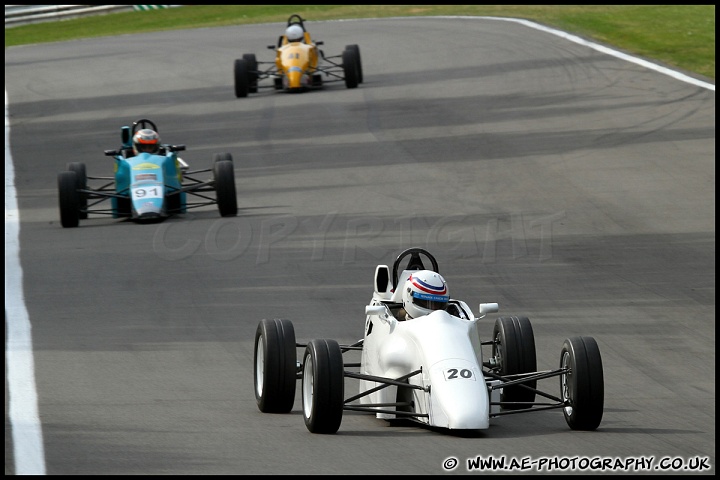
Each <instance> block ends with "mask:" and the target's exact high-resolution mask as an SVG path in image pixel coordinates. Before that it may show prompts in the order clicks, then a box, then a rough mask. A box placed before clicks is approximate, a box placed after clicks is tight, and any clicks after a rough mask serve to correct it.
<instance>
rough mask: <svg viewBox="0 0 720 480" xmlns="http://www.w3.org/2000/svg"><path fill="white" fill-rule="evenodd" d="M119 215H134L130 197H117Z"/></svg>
mask: <svg viewBox="0 0 720 480" xmlns="http://www.w3.org/2000/svg"><path fill="white" fill-rule="evenodd" d="M116 214H117V216H118V217H130V216H132V202H131V201H130V197H121V198H118V199H117V212H116Z"/></svg>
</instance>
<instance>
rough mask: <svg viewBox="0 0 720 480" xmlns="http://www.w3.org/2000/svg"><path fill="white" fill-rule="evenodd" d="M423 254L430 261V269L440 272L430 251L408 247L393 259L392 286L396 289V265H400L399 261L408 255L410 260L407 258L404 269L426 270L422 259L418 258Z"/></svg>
mask: <svg viewBox="0 0 720 480" xmlns="http://www.w3.org/2000/svg"><path fill="white" fill-rule="evenodd" d="M421 254H422V255H423V256H425V257H426V259H427V260H430V263H431V264H432V271H433V272H435V273H440V272H439V271H438V263H437V260H435V257H433V256H432V254H431V253H430V252H428V251H427V250H425V249H424V248H418V247H414V248H408V249H407V250H405V251H404V252H402V253H401V254H400V255H398V256H397V258H396V259H395V263H393V270H392V281H393V283H392V284H393V288H395V289H397V287H398V285H397V281H398V267H399V266H400V262H402V260H403V259H404V258H405V257H407V256H408V255H410V260H408V263H407V266H406V267H405V270H426V268H425V265H423V262H422V259H421V258H420V255H421Z"/></svg>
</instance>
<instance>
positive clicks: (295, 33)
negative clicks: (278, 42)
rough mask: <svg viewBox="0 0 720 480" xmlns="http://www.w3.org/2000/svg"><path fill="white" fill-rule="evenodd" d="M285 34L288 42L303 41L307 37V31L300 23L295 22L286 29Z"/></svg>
mask: <svg viewBox="0 0 720 480" xmlns="http://www.w3.org/2000/svg"><path fill="white" fill-rule="evenodd" d="M285 36H286V37H287V39H288V42H302V41H303V40H304V39H305V32H304V31H303V28H302V27H301V26H300V25H297V24H293V25H290V26H289V27H288V28H287V30H285Z"/></svg>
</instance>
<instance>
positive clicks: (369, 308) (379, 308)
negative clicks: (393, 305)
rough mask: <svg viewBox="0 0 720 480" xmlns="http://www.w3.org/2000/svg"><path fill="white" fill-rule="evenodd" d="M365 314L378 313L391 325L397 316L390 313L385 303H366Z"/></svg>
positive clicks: (381, 318)
mask: <svg viewBox="0 0 720 480" xmlns="http://www.w3.org/2000/svg"><path fill="white" fill-rule="evenodd" d="M365 315H377V316H378V317H379V318H380V320H382V321H383V322H385V323H387V324H389V325H391V326H392V325H393V324H394V323H395V317H393V316H392V315H390V312H388V308H387V307H386V306H385V305H366V306H365Z"/></svg>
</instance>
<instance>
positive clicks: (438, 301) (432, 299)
mask: <svg viewBox="0 0 720 480" xmlns="http://www.w3.org/2000/svg"><path fill="white" fill-rule="evenodd" d="M412 296H413V303H414V304H415V305H417V306H418V307H420V308H426V309H428V310H445V309H446V308H447V305H448V300H450V297H448V296H446V295H432V294H429V293H420V292H413V294H412Z"/></svg>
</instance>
